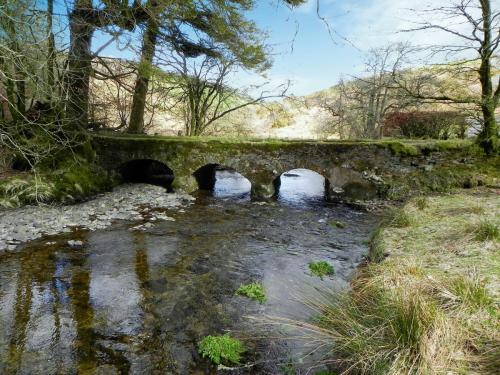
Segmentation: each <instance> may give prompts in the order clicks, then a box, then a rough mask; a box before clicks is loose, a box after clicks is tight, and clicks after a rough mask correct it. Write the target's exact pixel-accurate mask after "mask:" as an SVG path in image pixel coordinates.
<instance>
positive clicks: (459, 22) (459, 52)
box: [399, 0, 500, 154]
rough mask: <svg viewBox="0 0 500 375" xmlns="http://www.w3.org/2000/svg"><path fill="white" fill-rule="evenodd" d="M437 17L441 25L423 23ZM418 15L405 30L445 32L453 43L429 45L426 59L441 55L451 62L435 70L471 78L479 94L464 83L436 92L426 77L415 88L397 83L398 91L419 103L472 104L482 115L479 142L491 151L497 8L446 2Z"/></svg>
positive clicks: (499, 36)
mask: <svg viewBox="0 0 500 375" xmlns="http://www.w3.org/2000/svg"><path fill="white" fill-rule="evenodd" d="M496 4H498V3H496ZM436 15H439V18H440V22H431V21H428V20H429V19H430V18H435V17H436ZM418 16H419V18H420V19H424V21H422V22H418V23H417V25H416V26H415V27H414V28H411V29H409V30H405V31H407V32H415V31H429V30H430V31H438V32H444V33H446V34H448V35H451V36H453V38H454V40H455V42H453V43H449V44H444V45H432V46H430V47H429V49H430V51H431V57H436V56H439V55H440V56H443V55H444V56H445V57H446V58H447V59H448V60H449V59H452V60H454V61H452V62H451V63H448V64H441V65H438V66H437V67H436V71H437V72H439V73H440V74H442V75H446V76H448V77H456V76H460V77H463V79H464V80H465V81H469V82H470V80H471V78H472V79H473V82H475V83H478V84H479V86H480V90H478V91H476V90H474V87H473V85H468V87H467V90H463V87H462V88H460V87H453V86H451V87H449V86H448V87H446V86H444V87H441V88H440V90H437V91H436V89H435V86H433V85H431V84H430V83H431V80H430V79H429V77H428V74H426V75H424V76H423V77H422V76H421V77H419V79H418V80H416V81H414V83H415V82H416V83H417V84H416V85H415V84H413V85H409V84H407V82H405V80H404V79H399V82H400V84H401V87H402V88H404V89H405V90H407V92H408V93H410V94H412V95H413V96H415V97H417V98H420V99H423V100H433V101H436V102H444V103H455V104H464V105H472V106H475V107H476V108H477V110H478V112H480V113H481V114H482V129H481V132H480V134H479V143H480V145H481V146H482V147H483V148H484V150H485V151H486V152H487V153H489V154H491V153H494V152H495V150H497V149H498V124H497V121H496V118H495V111H496V109H497V107H498V103H499V100H500V78H498V81H497V87H496V88H495V84H494V82H493V80H494V79H495V77H496V76H497V75H498V74H496V73H495V72H497V71H498V67H499V65H498V64H499V58H498V55H497V52H498V47H499V44H500V9H498V8H494V7H493V2H492V1H490V0H454V1H452V0H450V2H449V5H447V6H441V7H434V8H430V9H426V10H424V11H422V12H420V13H419V14H418ZM457 60H458V61H457Z"/></svg>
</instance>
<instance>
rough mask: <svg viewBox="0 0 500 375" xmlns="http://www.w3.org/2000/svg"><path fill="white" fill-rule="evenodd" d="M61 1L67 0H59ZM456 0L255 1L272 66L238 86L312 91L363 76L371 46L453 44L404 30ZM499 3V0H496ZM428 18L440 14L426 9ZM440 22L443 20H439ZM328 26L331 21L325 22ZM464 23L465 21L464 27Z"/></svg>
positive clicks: (241, 77) (98, 37)
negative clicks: (287, 3)
mask: <svg viewBox="0 0 500 375" xmlns="http://www.w3.org/2000/svg"><path fill="white" fill-rule="evenodd" d="M57 1H60V2H63V1H65V0H57ZM452 1H454V0H319V4H320V15H321V18H320V17H318V14H317V2H318V0H308V1H307V2H306V3H305V4H304V5H302V6H300V7H298V8H294V9H290V8H288V7H286V6H284V5H283V4H282V3H280V1H279V0H257V1H256V2H257V7H256V8H255V9H254V10H253V11H252V12H251V13H250V14H249V15H248V17H249V18H250V19H252V20H254V21H255V22H256V24H257V25H258V27H259V28H261V29H262V30H264V31H265V32H266V33H267V35H268V39H267V41H266V43H267V44H269V45H270V46H271V48H272V50H273V60H274V65H273V67H272V68H271V69H270V70H269V71H268V72H267V73H266V77H265V78H262V77H258V76H256V75H255V74H248V73H244V72H240V73H238V74H236V75H235V76H234V83H236V82H237V84H238V85H242V86H244V85H251V84H258V83H261V82H263V81H266V82H269V85H268V87H269V88H273V87H278V86H279V85H280V84H284V83H286V82H287V81H290V82H291V84H292V86H291V88H290V90H289V92H288V93H289V94H294V95H297V96H302V95H307V94H311V93H313V92H315V91H318V90H322V89H326V88H328V87H331V86H333V85H335V84H336V83H337V82H338V81H339V79H340V78H345V79H349V77H352V76H355V75H362V74H363V71H364V64H363V61H364V59H365V57H366V53H367V51H369V50H370V49H371V48H377V47H382V46H385V45H388V44H389V43H392V42H405V41H410V42H411V43H412V44H414V45H426V44H429V43H431V42H432V43H449V42H450V41H452V40H451V39H450V35H447V34H443V33H438V32H436V31H433V32H414V33H403V32H401V30H404V29H408V28H411V27H412V26H415V24H414V22H415V21H418V20H419V15H418V13H415V12H414V10H417V11H418V10H423V9H426V8H428V7H437V6H440V5H447V4H450V2H452ZM492 5H493V8H494V9H496V10H498V9H499V8H500V0H492ZM426 17H430V18H432V17H436V15H435V14H428V15H426ZM435 21H440V22H442V21H443V20H442V19H435ZM327 25H328V26H327ZM460 27H461V26H460ZM108 40H109V36H108V35H103V34H102V33H100V32H97V33H96V34H95V38H94V41H93V48H94V49H97V48H99V46H102V45H103V44H104V43H106V42H107V41H108ZM100 54H101V55H104V56H111V57H126V58H132V57H133V56H134V55H133V54H130V53H124V51H122V50H119V49H118V47H117V45H115V44H111V45H110V46H109V47H108V48H106V49H104V50H103V51H101V53H100Z"/></svg>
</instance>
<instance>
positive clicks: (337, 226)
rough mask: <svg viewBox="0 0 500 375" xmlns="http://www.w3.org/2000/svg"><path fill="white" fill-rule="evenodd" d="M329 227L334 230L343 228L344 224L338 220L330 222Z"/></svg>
mask: <svg viewBox="0 0 500 375" xmlns="http://www.w3.org/2000/svg"><path fill="white" fill-rule="evenodd" d="M330 225H331V226H332V227H335V228H345V223H343V222H342V221H338V220H332V221H330Z"/></svg>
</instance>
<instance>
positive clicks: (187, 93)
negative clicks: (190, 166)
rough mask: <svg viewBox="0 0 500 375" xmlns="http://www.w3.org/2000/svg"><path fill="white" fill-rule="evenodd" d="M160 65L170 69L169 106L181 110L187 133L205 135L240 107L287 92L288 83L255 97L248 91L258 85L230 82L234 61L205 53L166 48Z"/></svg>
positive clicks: (235, 68)
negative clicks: (233, 83) (190, 54)
mask: <svg viewBox="0 0 500 375" xmlns="http://www.w3.org/2000/svg"><path fill="white" fill-rule="evenodd" d="M158 62H159V66H161V67H164V68H165V70H167V71H169V72H171V74H172V82H174V83H173V86H172V85H170V86H169V90H171V92H172V98H173V99H172V100H171V106H170V109H171V110H173V111H174V112H175V110H177V111H178V110H179V109H180V111H181V113H180V116H179V113H178V112H177V116H179V117H182V118H183V120H184V124H185V135H192V136H197V135H202V134H204V133H206V132H207V129H208V128H209V127H211V126H213V124H214V123H215V122H216V121H218V120H220V119H222V118H223V117H225V116H227V115H229V114H230V113H233V112H235V111H238V110H239V109H242V108H245V107H248V106H251V105H257V104H261V103H263V102H264V101H265V100H267V99H271V98H280V97H284V96H285V95H286V92H287V90H288V87H289V84H286V85H282V86H280V87H279V88H277V89H276V90H263V89H262V87H260V92H259V94H258V95H256V96H252V95H251V94H250V92H249V91H255V90H256V89H257V87H251V88H246V89H245V88H243V89H242V88H241V87H240V88H235V87H233V86H230V85H229V83H228V81H229V79H230V77H231V76H232V74H233V73H235V71H236V70H237V68H238V63H237V62H236V61H235V60H225V59H222V58H220V57H212V56H208V55H204V56H201V57H197V58H190V57H189V56H186V55H185V54H184V53H182V52H178V51H166V52H164V53H162V54H160V55H159V56H158Z"/></svg>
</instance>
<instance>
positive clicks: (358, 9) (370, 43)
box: [343, 0, 470, 50]
mask: <svg viewBox="0 0 500 375" xmlns="http://www.w3.org/2000/svg"><path fill="white" fill-rule="evenodd" d="M450 3H451V2H450V0H433V1H429V0H398V1H394V0H370V1H368V3H367V2H366V0H365V1H354V2H350V4H349V6H348V7H346V9H347V11H348V12H349V15H348V16H347V18H346V19H345V20H343V22H348V23H349V24H350V25H353V27H352V28H351V31H350V32H349V37H350V39H351V40H353V42H354V43H355V44H356V45H357V46H358V48H360V49H362V50H368V49H370V48H374V47H379V46H382V45H386V44H388V43H392V42H405V41H409V42H411V43H412V44H414V45H422V46H425V45H430V44H432V45H444V44H451V43H454V42H456V41H457V38H456V37H454V36H453V35H451V34H449V33H446V32H442V31H438V30H428V31H418V32H417V31H415V32H410V33H408V32H402V31H403V30H408V29H412V28H415V27H417V26H418V22H423V21H429V22H432V23H436V24H443V22H444V21H443V15H442V14H439V13H438V12H427V13H425V14H423V13H422V11H424V10H426V9H431V8H432V9H433V8H438V7H440V6H449V5H450ZM448 22H450V21H448ZM454 28H456V29H457V30H460V31H463V32H465V33H468V32H470V31H469V25H467V24H466V23H463V24H461V25H454Z"/></svg>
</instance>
